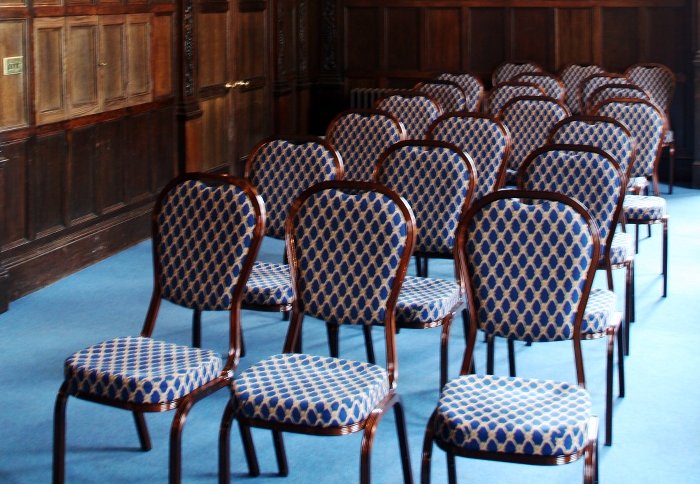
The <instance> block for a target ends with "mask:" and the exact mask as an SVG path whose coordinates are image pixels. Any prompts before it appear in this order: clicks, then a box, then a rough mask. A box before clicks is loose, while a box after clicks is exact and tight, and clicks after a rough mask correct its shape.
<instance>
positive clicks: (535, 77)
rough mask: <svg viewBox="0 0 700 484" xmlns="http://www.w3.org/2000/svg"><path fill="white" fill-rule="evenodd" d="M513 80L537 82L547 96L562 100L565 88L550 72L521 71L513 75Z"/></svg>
mask: <svg viewBox="0 0 700 484" xmlns="http://www.w3.org/2000/svg"><path fill="white" fill-rule="evenodd" d="M513 80H515V81H525V82H532V83H534V84H537V85H538V86H540V87H541V88H542V90H543V91H544V93H545V94H546V95H547V96H549V97H553V98H554V99H557V100H559V101H561V102H564V98H565V93H566V88H565V87H564V84H563V83H562V82H561V81H560V80H559V79H558V78H556V77H555V76H553V75H551V74H547V73H545V72H523V73H522V74H518V75H517V76H515V78H514V79H513Z"/></svg>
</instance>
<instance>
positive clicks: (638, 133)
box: [593, 98, 667, 193]
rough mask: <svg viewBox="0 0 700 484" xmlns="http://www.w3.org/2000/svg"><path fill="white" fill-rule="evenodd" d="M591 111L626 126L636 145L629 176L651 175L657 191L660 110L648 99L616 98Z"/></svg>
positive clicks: (662, 125)
mask: <svg viewBox="0 0 700 484" xmlns="http://www.w3.org/2000/svg"><path fill="white" fill-rule="evenodd" d="M593 114H595V115H598V116H608V117H611V118H613V119H616V120H618V121H619V122H621V123H622V124H623V125H625V127H627V129H628V130H629V132H630V133H631V134H632V137H633V138H634V141H635V143H636V146H637V155H636V157H635V160H634V164H633V166H632V171H631V173H630V176H631V177H642V176H643V177H652V178H653V179H654V185H655V187H654V190H655V192H657V193H658V187H657V185H658V181H657V169H658V162H659V158H660V156H661V146H662V144H663V141H664V135H665V133H666V127H667V125H666V116H665V115H664V113H663V112H662V111H661V110H660V109H659V108H658V106H656V105H655V104H654V103H652V102H650V101H645V100H643V99H628V98H616V99H608V100H607V101H603V102H602V103H601V104H599V105H598V106H596V107H594V109H593Z"/></svg>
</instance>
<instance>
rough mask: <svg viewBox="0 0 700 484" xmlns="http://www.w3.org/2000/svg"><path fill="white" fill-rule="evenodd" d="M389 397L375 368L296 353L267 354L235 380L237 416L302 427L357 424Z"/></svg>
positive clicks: (380, 370)
mask: <svg viewBox="0 0 700 484" xmlns="http://www.w3.org/2000/svg"><path fill="white" fill-rule="evenodd" d="M388 393H389V379H388V376H387V372H386V370H385V369H384V368H382V367H380V366H377V365H374V364H371V363H365V362H359V361H352V360H343V359H338V358H331V357H327V356H315V355H307V354H297V353H285V354H279V355H273V356H270V357H269V358H266V359H264V360H262V361H260V362H258V363H256V364H254V365H253V366H251V367H250V368H248V369H247V370H245V371H244V372H242V373H241V374H240V376H238V377H237V378H236V380H235V381H234V394H235V397H236V400H237V401H238V414H239V416H242V417H249V418H255V419H259V420H264V421H268V422H279V423H288V424H295V425H303V426H307V427H340V426H344V425H351V424H354V423H357V422H361V421H363V420H364V419H366V418H367V417H368V416H369V414H370V412H371V411H372V410H373V409H374V408H375V407H376V406H377V404H378V403H379V402H380V401H381V400H382V399H383V398H384V397H385V396H386V395H387V394H388Z"/></svg>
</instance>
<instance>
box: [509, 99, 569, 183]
mask: <svg viewBox="0 0 700 484" xmlns="http://www.w3.org/2000/svg"><path fill="white" fill-rule="evenodd" d="M569 114H570V113H569V110H568V109H567V108H566V106H564V105H563V104H561V103H560V102H558V101H557V100H556V99H553V98H551V97H546V96H522V97H516V98H514V99H511V100H510V101H508V102H507V103H506V104H505V106H503V108H502V109H501V110H500V111H499V113H498V115H497V116H496V119H498V120H499V121H500V122H502V123H503V125H504V126H505V127H506V128H507V129H508V132H509V133H510V137H511V143H512V144H511V150H510V154H509V157H508V167H507V174H506V179H507V183H508V182H509V183H514V180H515V172H517V170H518V168H520V164H521V163H522V162H523V161H524V160H525V158H526V157H527V156H528V155H529V154H530V153H531V152H532V151H534V150H535V149H536V148H539V147H540V146H542V145H544V144H545V142H546V140H547V136H548V135H549V132H550V131H551V129H552V127H553V126H554V125H555V124H556V123H558V122H559V121H561V120H562V119H564V118H566V117H568V116H569Z"/></svg>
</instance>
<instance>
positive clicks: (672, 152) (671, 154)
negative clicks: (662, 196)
mask: <svg viewBox="0 0 700 484" xmlns="http://www.w3.org/2000/svg"><path fill="white" fill-rule="evenodd" d="M675 161H676V143H670V144H669V145H668V194H669V195H673V166H674V164H675Z"/></svg>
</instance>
